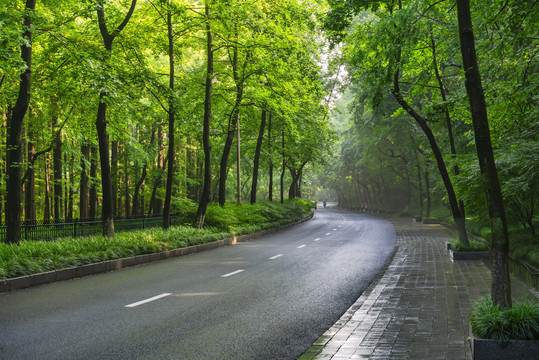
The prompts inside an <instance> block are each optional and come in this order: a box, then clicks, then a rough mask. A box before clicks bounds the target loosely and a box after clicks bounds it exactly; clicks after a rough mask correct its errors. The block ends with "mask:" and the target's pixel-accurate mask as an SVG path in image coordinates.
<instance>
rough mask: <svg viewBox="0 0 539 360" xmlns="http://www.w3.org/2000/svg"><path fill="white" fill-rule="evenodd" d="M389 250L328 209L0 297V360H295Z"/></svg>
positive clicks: (386, 235)
mask: <svg viewBox="0 0 539 360" xmlns="http://www.w3.org/2000/svg"><path fill="white" fill-rule="evenodd" d="M395 246H396V241H395V232H394V230H393V228H392V226H391V224H390V223H389V222H387V221H385V220H381V219H376V218H373V217H370V216H368V215H362V214H353V213H348V212H344V211H338V210H333V209H330V208H328V209H323V208H322V209H321V208H320V207H319V209H318V210H316V214H315V217H314V218H313V220H311V221H309V222H306V223H304V224H301V225H298V226H295V227H293V228H291V229H288V230H286V231H282V232H279V233H276V234H273V235H270V236H266V237H264V238H259V239H256V240H253V241H250V242H247V243H241V244H237V245H234V246H229V247H225V248H220V249H216V250H211V251H207V252H204V253H199V254H195V255H191V256H186V257H183V258H177V259H170V260H166V261H161V262H157V263H151V264H147V265H143V266H139V267H134V268H130V269H125V270H121V271H117V272H111V273H106V274H101V275H96V276H91V277H86V278H82V279H75V280H69V281H64V282H60V283H54V284H48V285H44V286H40V287H36V288H30V289H25V290H20V291H15V292H10V293H5V294H0V359H17V360H24V359H32V360H39V359H51V360H52V359H54V360H60V359H69V360H74V359H100V360H102V359H116V360H117V359H130V360H133V359H189V360H191V359H194V360H199V359H212V360H213V359H219V360H224V359H234V360H241V359H256V360H264V359H271V360H276V359H297V358H298V357H299V356H301V355H302V354H303V353H304V352H305V351H306V350H307V349H308V348H309V347H310V346H311V345H312V343H313V342H314V341H315V340H316V339H317V338H318V337H319V336H320V335H322V333H323V332H324V331H325V330H327V329H328V328H329V327H331V326H332V325H333V324H334V323H335V322H336V321H337V320H338V319H339V318H340V316H341V315H342V314H343V313H344V312H345V311H346V310H347V309H348V308H349V307H350V306H351V305H352V304H353V303H354V301H355V300H356V299H357V298H358V297H359V295H360V294H361V293H362V292H363V290H365V288H366V287H367V286H368V285H369V284H370V283H371V282H372V280H373V279H374V278H375V277H376V275H377V274H378V273H379V272H380V270H381V269H382V268H383V266H384V264H385V263H386V261H387V260H388V258H389V257H390V255H391V254H392V252H393V250H394V247H395Z"/></svg>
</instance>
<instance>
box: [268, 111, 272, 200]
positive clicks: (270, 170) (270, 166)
mask: <svg viewBox="0 0 539 360" xmlns="http://www.w3.org/2000/svg"><path fill="white" fill-rule="evenodd" d="M272 120H273V113H271V112H270V114H269V120H268V151H269V154H270V155H269V185H268V187H269V189H268V190H269V191H268V199H269V201H273V158H272V154H273V151H272V148H271V122H272Z"/></svg>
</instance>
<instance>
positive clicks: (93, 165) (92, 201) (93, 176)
mask: <svg viewBox="0 0 539 360" xmlns="http://www.w3.org/2000/svg"><path fill="white" fill-rule="evenodd" d="M97 151H98V150H97V148H96V147H95V146H94V145H92V146H91V147H90V198H89V204H88V216H89V217H90V218H92V219H95V218H96V217H97Z"/></svg>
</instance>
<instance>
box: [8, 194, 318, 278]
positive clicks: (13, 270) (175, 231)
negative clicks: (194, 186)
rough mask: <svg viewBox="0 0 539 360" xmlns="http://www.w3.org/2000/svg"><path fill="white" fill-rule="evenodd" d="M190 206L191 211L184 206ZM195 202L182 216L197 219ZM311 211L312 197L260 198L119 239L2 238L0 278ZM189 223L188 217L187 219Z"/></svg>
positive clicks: (184, 242)
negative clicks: (197, 224)
mask: <svg viewBox="0 0 539 360" xmlns="http://www.w3.org/2000/svg"><path fill="white" fill-rule="evenodd" d="M185 209H187V211H185ZM193 211H194V212H195V213H196V207H193V206H192V204H188V203H186V207H185V208H184V212H183V214H182V220H188V219H190V218H193V219H194V214H193V213H192V212H193ZM311 212H312V205H311V204H310V202H307V201H304V200H299V199H295V200H289V201H286V202H285V203H284V204H280V203H274V202H269V201H268V202H260V203H257V204H255V205H241V206H237V205H230V204H227V205H226V206H225V207H223V208H221V207H220V206H218V205H213V204H212V205H210V206H209V207H208V212H207V215H206V228H204V229H196V228H194V227H192V226H189V225H188V224H187V225H186V224H184V225H182V226H175V227H171V228H170V229H168V230H163V229H161V228H152V229H147V230H135V231H129V232H118V233H116V235H115V236H114V238H107V237H103V236H89V237H82V238H62V239H57V240H55V241H21V242H20V243H19V244H16V245H12V244H5V243H0V279H9V278H13V277H17V276H23V275H31V274H37V273H41V272H46V271H52V270H59V269H63V268H68V267H74V266H80V265H86V264H91V263H96V262H100V261H107V260H114V259H121V258H125V257H130V256H136V255H143V254H151V253H156V252H160V251H165V250H172V249H177V248H182V247H187V246H192V245H198V244H203V243H208V242H212V241H217V240H221V239H225V238H227V237H231V236H232V235H233V234H235V235H243V234H248V233H253V232H256V231H260V230H264V229H269V228H273V227H277V226H280V225H284V224H287V223H292V222H294V221H297V220H300V219H302V218H305V217H307V216H310V214H311ZM183 223H188V221H183Z"/></svg>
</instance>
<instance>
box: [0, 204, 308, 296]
mask: <svg viewBox="0 0 539 360" xmlns="http://www.w3.org/2000/svg"><path fill="white" fill-rule="evenodd" d="M313 216H314V214H313ZM313 216H310V217H308V218H305V219H302V220H299V221H296V222H293V223H290V224H287V225H283V226H280V227H277V228H274V229H267V230H262V231H258V232H255V233H252V234H246V235H240V236H234V237H231V238H227V239H222V240H218V241H213V242H210V243H206V244H200V245H193V246H188V247H184V248H178V249H173V250H166V251H161V252H158V253H151V254H144V255H137V256H132V257H128V258H121V259H115V260H109V261H103V262H99V263H93V264H88V265H81V266H77V267H72V268H66V269H60V270H55V271H49V272H45V273H39V274H33V275H26V276H20V277H16V278H11V279H6V280H0V293H6V292H9V291H14V290H21V289H25V288H29V287H33V286H38V285H44V284H49V283H53V282H58V281H64V280H71V279H76V278H81V277H85V276H90V275H96V274H101V273H105V272H110V271H116V270H121V269H125V268H128V267H133V266H137V265H143V264H148V263H151V262H155V261H160V260H167V259H171V258H175V257H181V256H187V255H192V254H196V253H198V252H202V251H206V250H213V249H217V248H220V247H224V246H230V245H234V244H236V243H240V242H246V241H250V240H254V239H256V238H259V237H262V236H265V235H269V234H273V233H276V232H279V231H282V230H285V229H287V228H289V227H292V226H295V225H299V224H301V223H304V222H307V221H309V220H311V219H312V218H313Z"/></svg>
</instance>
